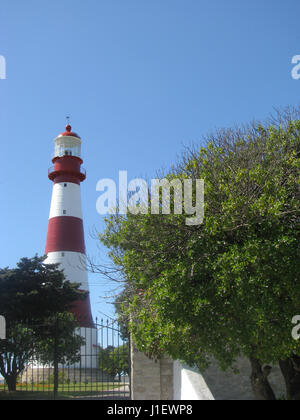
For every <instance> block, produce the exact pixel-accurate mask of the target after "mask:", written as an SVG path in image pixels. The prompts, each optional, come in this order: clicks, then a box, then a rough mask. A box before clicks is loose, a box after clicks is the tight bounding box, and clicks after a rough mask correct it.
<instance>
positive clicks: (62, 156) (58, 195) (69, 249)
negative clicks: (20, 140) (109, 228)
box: [45, 124, 97, 367]
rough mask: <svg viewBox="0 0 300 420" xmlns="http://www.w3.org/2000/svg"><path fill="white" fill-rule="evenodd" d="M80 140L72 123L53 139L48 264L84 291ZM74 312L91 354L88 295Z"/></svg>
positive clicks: (92, 329)
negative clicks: (57, 268)
mask: <svg viewBox="0 0 300 420" xmlns="http://www.w3.org/2000/svg"><path fill="white" fill-rule="evenodd" d="M81 143H82V140H81V138H80V137H79V136H78V134H76V133H74V132H72V127H71V126H70V125H69V124H68V125H67V126H66V131H65V132H63V133H62V134H60V135H59V136H57V137H56V138H55V139H54V157H53V159H52V162H53V164H54V166H52V167H51V168H50V169H49V173H48V176H49V179H50V180H51V181H53V183H54V185H53V192H52V200H51V208H50V215H49V225H48V234H47V242H46V250H45V254H46V255H47V259H46V260H45V263H46V264H47V263H48V264H57V263H58V264H60V266H59V268H60V269H62V270H64V274H65V277H66V279H67V280H69V281H70V282H73V283H80V284H81V286H80V289H81V290H82V291H89V285H88V273H87V269H86V253H85V243H84V230H83V219H82V206H81V191H80V184H81V182H83V181H84V180H85V179H86V172H85V170H84V169H82V167H81V165H82V163H83V161H82V159H81ZM72 312H73V313H74V315H75V316H76V318H77V320H78V322H79V325H80V327H81V328H80V331H81V335H82V336H83V337H84V338H85V339H86V345H85V350H84V352H88V353H89V354H92V353H93V352H94V351H93V347H95V345H96V344H97V343H96V341H97V340H96V330H95V326H94V322H93V318H92V314H91V306H90V298H89V296H88V297H87V298H86V299H85V300H83V301H78V302H76V303H75V304H74V307H73V309H72ZM83 360H84V364H85V365H86V364H88V365H89V367H93V366H90V364H91V363H90V362H89V363H88V361H87V359H86V358H83ZM95 362H96V361H95ZM92 364H94V363H92Z"/></svg>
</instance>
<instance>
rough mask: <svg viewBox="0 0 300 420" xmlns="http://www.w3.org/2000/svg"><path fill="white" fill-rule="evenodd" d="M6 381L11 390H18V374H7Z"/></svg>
mask: <svg viewBox="0 0 300 420" xmlns="http://www.w3.org/2000/svg"><path fill="white" fill-rule="evenodd" d="M5 381H6V383H7V387H8V390H9V392H15V391H16V390H17V375H7V376H6V377H5Z"/></svg>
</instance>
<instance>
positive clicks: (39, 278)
mask: <svg viewBox="0 0 300 420" xmlns="http://www.w3.org/2000/svg"><path fill="white" fill-rule="evenodd" d="M44 260H45V257H37V256H35V257H34V258H31V259H28V258H22V259H21V261H20V262H19V263H18V264H17V267H16V268H14V269H9V268H4V269H1V270H0V313H1V315H3V316H4V317H5V319H6V328H7V331H6V340H0V373H1V375H2V376H3V377H4V378H5V380H6V382H7V384H8V387H9V389H10V390H15V388H16V380H17V377H18V376H19V375H20V374H21V373H22V372H23V371H24V369H25V367H26V364H27V363H29V362H33V361H34V360H39V361H40V362H44V363H51V362H53V357H54V345H55V346H56V349H55V350H56V356H57V361H58V362H61V363H63V362H66V361H68V362H69V363H70V362H71V363H72V362H74V361H76V360H77V358H78V350H79V349H80V346H81V345H82V344H83V341H82V338H81V337H80V336H78V335H77V334H75V333H74V331H75V328H76V327H77V326H78V324H77V322H76V321H75V319H74V316H73V315H72V314H71V313H70V312H69V310H71V309H72V304H73V303H74V302H75V301H76V300H80V299H85V298H86V294H85V293H82V292H81V291H80V290H79V286H80V285H79V284H72V283H70V282H69V281H66V280H65V277H64V273H63V272H62V271H60V270H59V267H58V265H48V264H47V265H46V264H44Z"/></svg>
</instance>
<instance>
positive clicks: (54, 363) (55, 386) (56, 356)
mask: <svg viewBox="0 0 300 420" xmlns="http://www.w3.org/2000/svg"><path fill="white" fill-rule="evenodd" d="M53 367H54V372H53V376H54V386H53V397H54V400H56V399H57V394H58V317H56V320H55V328H54V355H53Z"/></svg>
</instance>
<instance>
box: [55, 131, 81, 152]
mask: <svg viewBox="0 0 300 420" xmlns="http://www.w3.org/2000/svg"><path fill="white" fill-rule="evenodd" d="M71 130H72V127H71V126H70V125H69V124H68V125H67V126H66V131H65V132H64V133H62V134H60V135H59V136H57V137H56V139H55V140H54V145H55V148H54V158H57V157H63V156H75V157H78V158H81V138H80V137H79V136H78V134H76V133H73V132H72V131H71Z"/></svg>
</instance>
